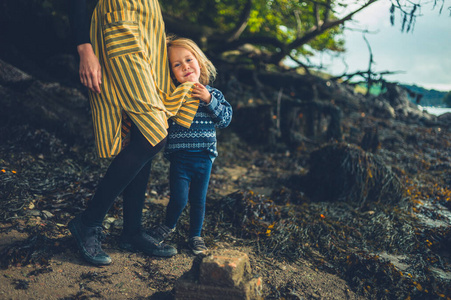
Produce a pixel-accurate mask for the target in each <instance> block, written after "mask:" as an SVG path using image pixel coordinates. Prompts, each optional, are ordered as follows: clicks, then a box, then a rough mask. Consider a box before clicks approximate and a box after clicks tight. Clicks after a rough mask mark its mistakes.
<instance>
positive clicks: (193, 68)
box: [169, 47, 200, 83]
mask: <svg viewBox="0 0 451 300" xmlns="http://www.w3.org/2000/svg"><path fill="white" fill-rule="evenodd" d="M169 61H170V62H171V70H172V73H173V74H174V76H175V79H176V80H177V81H178V82H180V83H184V82H187V81H190V82H199V78H200V66H199V62H198V60H197V59H196V57H195V56H194V55H193V53H191V51H189V50H188V49H185V48H182V47H171V48H170V49H169Z"/></svg>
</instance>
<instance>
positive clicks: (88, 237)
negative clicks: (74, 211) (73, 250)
mask: <svg viewBox="0 0 451 300" xmlns="http://www.w3.org/2000/svg"><path fill="white" fill-rule="evenodd" d="M68 227H69V231H70V232H71V234H72V236H73V237H74V238H75V241H76V242H77V245H78V248H79V249H80V252H81V255H82V256H83V258H84V259H85V260H87V261H88V262H90V263H92V264H94V265H109V264H111V258H110V257H109V256H108V254H106V253H105V252H103V250H102V246H101V243H100V242H101V241H102V240H103V239H104V238H105V235H104V234H103V232H102V227H99V226H95V227H88V226H85V225H83V224H82V223H81V219H80V217H75V218H74V219H72V220H71V221H70V222H69V224H68Z"/></svg>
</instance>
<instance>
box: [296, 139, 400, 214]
mask: <svg viewBox="0 0 451 300" xmlns="http://www.w3.org/2000/svg"><path fill="white" fill-rule="evenodd" d="M309 166H310V169H309V172H308V174H307V175H306V178H305V181H304V182H303V185H305V189H306V193H307V194H308V195H309V196H310V197H311V198H312V199H313V200H316V201H347V202H350V203H355V204H357V205H358V206H359V207H363V206H365V205H367V204H368V202H376V203H383V204H392V205H395V204H396V205H399V204H400V202H401V201H402V199H403V195H404V187H403V185H402V184H401V181H400V180H399V178H398V177H397V176H396V174H395V173H393V172H392V171H391V169H390V168H389V167H387V165H386V164H385V163H384V162H383V161H382V159H381V158H380V157H379V156H377V155H373V154H371V153H368V152H365V151H364V150H362V149H361V148H359V147H357V146H355V145H350V144H346V143H334V144H328V145H326V146H323V147H321V148H319V149H318V150H316V151H314V152H312V153H311V155H310V159H309Z"/></svg>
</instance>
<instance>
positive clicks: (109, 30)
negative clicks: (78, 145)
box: [90, 0, 199, 157]
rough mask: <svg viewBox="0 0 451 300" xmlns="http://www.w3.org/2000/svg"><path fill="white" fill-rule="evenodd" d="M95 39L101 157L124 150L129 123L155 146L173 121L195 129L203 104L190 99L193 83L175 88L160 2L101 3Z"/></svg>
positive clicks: (94, 96) (95, 105)
mask: <svg viewBox="0 0 451 300" xmlns="http://www.w3.org/2000/svg"><path fill="white" fill-rule="evenodd" d="M90 36H91V41H92V45H93V48H94V52H95V53H96V55H97V57H98V58H99V61H100V62H101V65H102V85H101V93H100V94H95V93H90V102H91V109H92V117H93V123H94V135H95V138H96V145H97V153H98V155H99V156H100V157H111V156H114V155H117V154H118V153H119V152H120V151H121V149H122V143H121V142H122V138H123V137H124V136H125V134H126V131H127V130H129V128H130V125H129V123H128V124H127V122H125V121H126V119H130V120H131V121H132V122H133V123H135V124H136V126H137V127H138V128H139V130H140V131H141V132H142V133H143V135H144V136H145V137H146V138H147V140H148V141H149V142H150V143H151V144H152V145H153V146H154V145H156V144H158V143H159V142H160V141H161V140H163V139H164V138H165V137H166V136H167V128H168V122H167V119H168V118H170V117H173V118H174V119H175V120H176V121H177V123H178V124H180V125H181V126H183V127H187V128H189V127H190V126H191V122H192V120H193V118H194V115H195V114H196V112H197V108H198V106H199V101H198V100H197V99H194V98H193V97H192V96H191V90H192V87H193V84H192V83H189V82H188V83H184V84H182V85H179V86H178V87H177V88H176V87H175V86H174V84H173V83H172V80H171V77H170V72H169V64H168V57H167V49H166V36H165V33H164V23H163V19H162V16H161V11H160V6H159V3H158V1H157V0H99V3H98V4H97V7H96V8H95V10H94V13H93V16H92V19H91V33H90ZM125 116H126V118H124V117H125ZM130 120H128V122H130ZM124 131H125V132H124Z"/></svg>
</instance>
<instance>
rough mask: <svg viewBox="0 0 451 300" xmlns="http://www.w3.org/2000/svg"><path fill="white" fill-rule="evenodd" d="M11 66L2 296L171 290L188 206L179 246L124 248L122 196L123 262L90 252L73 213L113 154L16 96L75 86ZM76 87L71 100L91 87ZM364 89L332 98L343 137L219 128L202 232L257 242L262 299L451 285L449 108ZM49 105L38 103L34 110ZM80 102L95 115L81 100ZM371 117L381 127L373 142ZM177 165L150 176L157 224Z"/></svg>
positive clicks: (2, 186) (445, 294)
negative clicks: (75, 234) (440, 110)
mask: <svg viewBox="0 0 451 300" xmlns="http://www.w3.org/2000/svg"><path fill="white" fill-rule="evenodd" d="M3 70H4V69H3ZM0 75H2V74H0ZM4 78H5V77H2V76H0V83H1V88H0V96H1V99H2V104H3V107H6V108H7V111H8V113H5V110H3V112H2V113H1V118H0V119H1V120H2V123H1V125H2V126H1V127H0V135H1V144H0V153H1V156H0V196H1V202H0V209H1V210H0V252H1V253H0V254H1V256H0V267H1V270H0V286H1V289H0V293H1V296H0V297H1V298H4V299H91V298H99V299H171V298H172V297H173V287H174V284H175V282H176V280H177V279H178V278H179V277H180V276H181V275H182V274H183V273H184V272H186V271H187V270H189V269H190V267H191V265H192V262H193V259H194V256H193V255H192V254H191V253H190V252H189V251H188V249H187V246H186V241H185V238H186V232H187V226H188V219H187V214H186V213H185V214H183V215H182V218H181V220H180V222H179V225H178V227H177V231H176V234H175V235H174V237H173V239H172V240H171V241H169V242H170V243H171V244H173V245H175V246H177V248H178V250H179V254H178V255H176V256H175V257H173V258H169V259H159V258H154V257H146V256H143V255H141V254H139V253H128V252H124V251H122V250H120V249H119V248H118V245H117V237H118V236H119V234H120V229H121V213H122V211H121V205H120V201H121V200H120V199H118V201H117V204H116V205H115V206H114V207H113V208H112V209H111V210H110V212H109V215H108V217H107V218H106V220H105V223H104V226H105V231H106V233H108V236H107V239H106V240H105V249H106V251H107V252H108V253H109V254H110V255H111V256H112V259H113V264H112V265H110V266H107V267H102V268H98V267H93V266H90V265H88V264H86V263H85V262H84V261H83V260H82V259H81V258H80V256H79V254H78V252H77V251H76V246H75V243H74V242H73V240H72V239H71V237H70V234H69V232H68V230H67V227H66V225H67V222H68V221H69V220H70V219H71V218H72V217H73V216H74V215H75V214H77V213H78V212H80V211H81V210H82V209H83V208H84V206H85V205H86V202H87V201H89V199H90V197H91V196H92V194H93V192H94V191H95V187H96V185H97V182H98V180H99V178H101V176H102V175H103V173H104V172H105V169H106V167H107V166H108V160H99V159H96V158H95V157H94V154H93V145H92V140H91V139H90V138H89V136H88V137H86V136H85V137H83V136H82V137H80V136H77V135H76V134H75V133H73V135H72V136H69V138H68V136H67V135H65V134H64V132H65V131H66V132H73V128H72V127H63V126H59V127H58V126H56V127H55V126H53V124H54V123H57V124H58V123H59V124H61V121H60V120H58V118H57V117H55V118H54V119H52V121H51V122H47V123H45V124H44V125H43V126H37V125H36V124H40V123H39V122H41V121H42V118H39V117H35V119H33V120H31V119H30V118H28V117H27V118H25V119H24V118H23V116H22V115H20V113H21V110H20V109H18V108H17V107H19V108H20V107H21V106H20V105H18V104H17V103H16V102H20V103H24V102H25V100H24V101H20V100H21V99H23V98H26V99H28V100H29V99H30V95H29V94H28V96H27V92H30V91H32V92H33V95H36V91H40V92H39V93H40V94H39V93H38V94H39V95H41V97H43V98H47V99H50V100H52V101H53V100H54V99H59V98H60V97H61V95H66V96H67V95H68V92H67V90H64V89H62V88H61V87H60V86H59V85H58V84H49V83H46V82H39V81H33V80H32V79H30V78H28V79H27V77H24V76H22V77H20V78H21V79H16V81H11V80H9V81H8V80H5V79H4ZM24 78H25V79H24ZM70 91H72V92H70V93H69V94H70V95H69V96H70V97H68V99H69V100H68V103H70V100H71V99H72V100H73V99H75V98H76V99H81V98H83V97H82V96H80V94H78V93H77V92H76V91H75V92H73V90H72V89H70ZM49 94H50V95H52V97H49V96H48V95H49ZM42 95H43V96H42ZM44 96H45V97H44ZM226 96H227V95H226ZM71 97H72V98H71ZM358 99H360V100H355V101H354V102H353V106H352V107H351V108H350V106H349V105H347V106H346V105H344V104H343V103H340V102H339V101H338V100H336V101H337V103H338V105H341V107H342V111H343V114H344V115H343V118H342V120H341V126H342V134H343V141H342V142H341V143H339V142H333V141H330V143H329V142H328V143H325V142H324V141H320V140H315V139H307V138H304V139H301V140H300V141H298V144H297V146H296V147H286V146H284V145H283V144H277V143H276V144H275V145H274V144H273V146H270V147H268V145H263V146H262V145H255V144H249V143H248V142H245V140H243V138H242V135H241V133H240V132H239V131H237V130H236V128H234V127H233V126H231V128H228V129H225V130H222V131H220V133H219V145H220V146H219V152H220V157H219V158H218V159H217V160H216V161H215V164H214V168H213V174H212V180H211V183H210V190H209V194H208V205H207V213H206V220H205V226H204V229H205V230H204V236H205V240H206V243H207V245H208V246H209V248H210V249H236V250H240V251H243V252H245V253H247V254H248V255H249V257H250V259H251V265H252V270H253V273H254V274H255V275H256V276H261V277H262V279H263V295H262V297H263V298H264V299H450V298H451V289H450V286H451V285H450V281H451V268H450V265H449V262H450V261H449V259H450V256H449V249H450V248H451V233H450V225H451V215H450V212H449V209H450V203H451V202H450V198H451V187H450V186H451V180H450V178H451V176H450V175H451V174H450V172H451V171H450V170H451V168H450V166H451V153H450V149H451V142H450V141H451V134H450V133H449V120H448V121H446V119H445V118H442V119H441V120H438V119H437V118H435V117H433V116H428V115H426V114H424V113H422V112H419V111H415V110H414V109H413V108H410V107H406V106H404V107H396V106H395V105H394V104H393V103H391V104H387V103H388V102H387V101H385V102H384V101H382V100H380V99H379V100H377V101H380V105H379V104H377V105H375V104H374V103H378V102H377V101H376V100H374V101H373V102H372V103H373V104H371V105H370V104H368V103H364V101H365V100H361V98H358ZM33 100H34V103H38V100H39V99H38V97H37V96H36V98H34V99H33ZM85 100H86V99H85ZM55 101H56V100H55ZM341 101H343V100H341ZM73 102H74V103H75V101H73ZM41 109H42V107H41V106H36V107H35V114H36V112H37V111H39V112H41ZM52 109H53V108H52V107H48V108H46V109H43V110H42V111H43V114H45V113H48V114H49V115H52V114H51V112H52ZM73 111H74V114H75V113H77V116H78V117H80V116H81V115H83V114H84V113H86V115H87V116H89V112H88V111H84V110H83V107H77V108H76V110H75V109H74V110H73ZM27 114H28V115H30V116H31V115H32V113H31V112H27ZM88 120H89V119H88ZM67 123H69V124H72V123H71V122H69V121H68V122H67ZM49 124H50V125H49ZM83 126H85V125H83ZM52 128H53V129H52ZM374 128H377V134H376V135H374V134H373V137H377V139H376V140H377V141H376V142H374V140H373V142H372V143H368V142H367V143H363V140H364V137H365V136H366V137H368V136H370V135H368V134H367V133H368V132H372V130H367V129H374ZM362 147H365V150H364V149H363V148H362ZM343 153H344V155H343ZM318 157H320V158H324V159H321V160H318V159H315V158H318ZM341 157H343V160H339V159H341ZM331 164H335V165H334V166H338V168H341V169H340V172H341V173H335V170H334V169H332V167H331V166H332V165H331ZM167 168H168V163H167V161H165V160H164V159H163V158H162V156H161V155H159V156H158V157H157V158H156V159H155V161H154V165H153V171H152V177H151V181H150V184H149V188H148V194H147V202H146V211H145V218H144V222H145V226H147V227H150V226H152V225H153V224H156V223H158V222H160V221H161V219H162V217H163V213H164V207H165V204H166V203H167V201H168V180H167ZM314 170H316V171H315V172H313V171H314ZM318 174H319V175H318ZM321 174H322V175H321ZM337 174H338V175H337ZM340 174H341V175H340ZM329 175H330V176H329ZM387 178H388V179H390V181H387ZM341 179H342V180H341ZM330 187H338V189H337V188H335V189H334V190H335V191H336V192H331V191H330V189H329V188H330ZM356 187H357V189H356ZM340 189H342V190H340ZM312 191H327V193H315V192H312ZM346 191H348V192H349V191H352V193H348V194H349V195H350V194H352V195H354V196H353V197H352V198H350V197H346V195H347V193H346ZM320 196H321V197H320Z"/></svg>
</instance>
